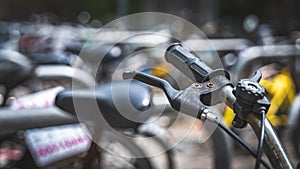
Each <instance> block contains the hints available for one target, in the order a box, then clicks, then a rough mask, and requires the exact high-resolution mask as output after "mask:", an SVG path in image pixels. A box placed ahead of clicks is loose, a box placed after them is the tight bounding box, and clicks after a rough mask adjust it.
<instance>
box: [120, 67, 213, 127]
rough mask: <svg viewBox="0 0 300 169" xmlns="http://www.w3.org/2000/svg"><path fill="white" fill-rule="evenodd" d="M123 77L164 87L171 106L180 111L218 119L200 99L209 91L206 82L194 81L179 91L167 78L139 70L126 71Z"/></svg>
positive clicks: (200, 117)
mask: <svg viewBox="0 0 300 169" xmlns="http://www.w3.org/2000/svg"><path fill="white" fill-rule="evenodd" d="M123 79H135V80H138V81H141V82H143V83H146V84H149V85H152V86H155V87H158V88H161V89H163V91H164V92H165V94H166V96H167V98H168V100H169V103H170V104H171V106H172V107H173V108H174V109H175V110H177V111H179V112H182V113H184V114H187V115H190V116H192V117H196V118H198V119H208V120H210V121H218V118H217V116H215V115H214V114H213V113H211V112H210V110H209V109H208V108H207V107H206V106H205V105H204V104H203V103H202V102H201V100H200V95H202V94H203V93H207V92H209V91H208V90H209V89H208V88H207V87H205V86H207V85H205V84H204V83H203V84H202V83H194V84H192V85H191V86H190V87H188V88H186V89H184V90H181V91H178V90H176V89H174V88H173V87H172V86H171V85H170V84H169V83H168V82H167V81H166V80H163V79H160V78H158V77H155V76H152V75H149V74H146V73H143V72H139V71H126V72H124V73H123Z"/></svg>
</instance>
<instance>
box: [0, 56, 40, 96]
mask: <svg viewBox="0 0 300 169" xmlns="http://www.w3.org/2000/svg"><path fill="white" fill-rule="evenodd" d="M33 70H34V66H33V64H32V63H31V62H30V61H29V60H28V59H27V58H26V57H25V56H24V55H22V54H20V53H18V52H15V51H10V50H1V51H0V72H1V74H0V84H1V85H3V86H4V87H6V89H7V90H9V89H12V88H14V87H15V86H17V85H18V84H20V83H22V82H23V81H25V80H27V79H28V78H29V77H31V76H32V74H33Z"/></svg>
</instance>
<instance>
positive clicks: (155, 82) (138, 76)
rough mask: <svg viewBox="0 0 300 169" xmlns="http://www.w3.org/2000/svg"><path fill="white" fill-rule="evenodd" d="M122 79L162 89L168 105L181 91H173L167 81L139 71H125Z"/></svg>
mask: <svg viewBox="0 0 300 169" xmlns="http://www.w3.org/2000/svg"><path fill="white" fill-rule="evenodd" d="M123 79H135V80H138V81H141V82H143V83H146V84H149V85H152V86H155V87H158V88H161V89H163V90H164V92H165V94H166V96H167V98H168V100H169V102H170V104H172V103H173V102H174V101H175V100H176V99H177V98H178V96H179V95H180V93H181V91H178V90H176V89H174V88H173V87H172V86H171V85H170V84H169V83H168V82H167V81H165V80H163V79H160V78H158V77H155V76H152V75H149V74H146V73H143V72H139V71H126V72H124V73H123Z"/></svg>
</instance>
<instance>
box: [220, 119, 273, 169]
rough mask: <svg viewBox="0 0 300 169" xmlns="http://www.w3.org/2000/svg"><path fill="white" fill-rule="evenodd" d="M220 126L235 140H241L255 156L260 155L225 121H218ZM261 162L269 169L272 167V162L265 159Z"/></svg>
mask: <svg viewBox="0 0 300 169" xmlns="http://www.w3.org/2000/svg"><path fill="white" fill-rule="evenodd" d="M218 126H219V127H220V128H221V129H223V130H224V131H225V132H226V133H227V134H228V135H229V136H231V137H232V138H233V139H234V140H236V141H237V142H239V143H240V144H241V145H242V146H243V147H244V148H245V149H246V150H248V151H249V152H250V154H251V155H252V156H253V157H256V158H257V157H258V153H257V152H255V150H254V149H253V148H252V147H250V146H249V145H248V144H247V143H246V142H245V141H244V140H243V139H241V138H240V137H239V136H238V135H236V134H235V133H234V132H233V131H231V130H230V129H229V128H227V127H226V126H225V125H224V124H223V123H218ZM260 163H262V164H263V165H264V166H265V167H266V168H267V169H272V167H271V166H270V164H268V163H267V162H266V161H265V160H263V159H261V160H260Z"/></svg>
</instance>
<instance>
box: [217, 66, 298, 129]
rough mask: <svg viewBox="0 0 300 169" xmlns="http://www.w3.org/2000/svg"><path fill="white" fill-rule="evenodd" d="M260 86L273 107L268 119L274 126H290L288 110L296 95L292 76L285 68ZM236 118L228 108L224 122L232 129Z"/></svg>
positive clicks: (270, 109) (261, 81) (262, 81)
mask: <svg viewBox="0 0 300 169" xmlns="http://www.w3.org/2000/svg"><path fill="white" fill-rule="evenodd" d="M260 84H261V85H262V86H263V87H264V88H265V89H266V91H267V93H268V94H267V97H268V99H269V100H270V102H271V106H270V108H269V110H268V113H267V118H268V119H269V120H270V122H271V123H272V125H273V126H275V127H276V126H285V125H287V124H288V114H287V112H288V109H289V107H290V105H291V104H292V103H293V101H294V99H295V95H296V91H295V86H294V82H293V79H292V77H291V74H290V73H289V71H288V70H287V69H286V68H284V69H282V70H281V71H280V73H278V74H277V75H275V76H274V77H272V78H268V79H262V80H260ZM233 118H234V113H233V111H232V110H231V109H230V108H229V107H227V108H226V109H225V111H224V114H223V121H224V123H225V124H226V125H227V126H228V127H231V122H232V120H233Z"/></svg>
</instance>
